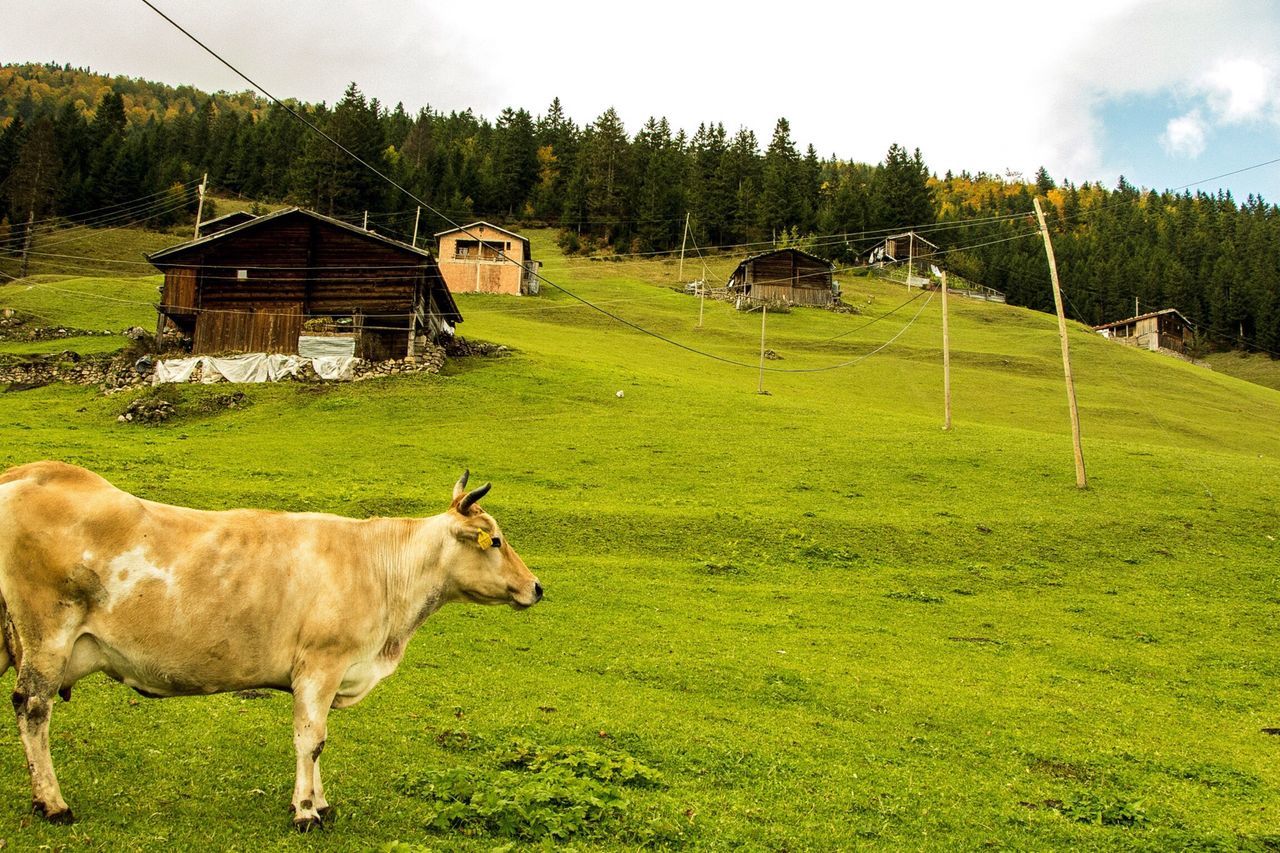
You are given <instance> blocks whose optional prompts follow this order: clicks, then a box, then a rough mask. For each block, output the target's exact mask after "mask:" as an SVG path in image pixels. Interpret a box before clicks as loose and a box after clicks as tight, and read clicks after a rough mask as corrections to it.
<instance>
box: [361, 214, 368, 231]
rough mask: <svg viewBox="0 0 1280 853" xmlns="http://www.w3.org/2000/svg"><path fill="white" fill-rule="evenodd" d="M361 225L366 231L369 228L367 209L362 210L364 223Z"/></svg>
mask: <svg viewBox="0 0 1280 853" xmlns="http://www.w3.org/2000/svg"><path fill="white" fill-rule="evenodd" d="M361 227H362V228H364V230H366V231H368V230H369V211H367V210H366V211H365V212H364V225H362V226H361Z"/></svg>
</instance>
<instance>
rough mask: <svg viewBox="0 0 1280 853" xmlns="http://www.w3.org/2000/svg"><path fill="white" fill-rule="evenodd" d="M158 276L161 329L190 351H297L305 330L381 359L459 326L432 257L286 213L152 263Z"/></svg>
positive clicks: (173, 250)
mask: <svg viewBox="0 0 1280 853" xmlns="http://www.w3.org/2000/svg"><path fill="white" fill-rule="evenodd" d="M148 260H150V261H151V263H152V264H154V265H155V266H156V267H157V268H159V269H160V270H162V271H163V272H164V286H163V290H162V294H161V298H160V303H159V304H158V305H157V306H156V307H157V309H158V311H159V312H160V318H159V327H158V329H157V331H158V332H162V331H163V330H164V328H165V327H166V325H169V324H171V325H172V326H174V327H176V328H178V329H179V330H181V331H183V332H185V333H186V334H188V335H190V336H191V339H192V352H194V353H197V354H200V353H226V352H275V353H296V352H298V338H299V337H300V336H301V335H302V334H303V328H304V323H305V324H306V328H307V330H308V333H311V332H315V333H317V334H326V335H330V336H336V337H349V338H350V339H351V341H352V351H353V354H355V355H357V356H359V357H361V358H364V359H368V360H370V361H385V360H387V359H391V358H404V357H405V356H412V355H414V354H415V348H416V347H418V346H420V345H422V344H423V343H424V342H425V341H426V340H430V339H432V338H434V337H435V336H437V335H438V334H440V333H441V332H443V331H445V329H446V328H451V324H454V323H460V322H462V315H461V314H460V313H459V311H458V306H457V304H456V303H455V302H454V301H453V297H452V296H450V294H449V289H448V288H447V287H446V286H445V283H444V279H443V277H441V275H440V269H439V267H438V266H437V265H436V261H435V258H433V257H432V256H431V254H430V253H429V252H424V251H422V250H421V249H415V248H414V247H412V246H410V245H408V244H406V243H401V242H399V241H397V240H392V239H390V238H388V237H383V236H381V235H379V234H375V233H373V232H371V231H365V230H364V229H362V228H358V227H356V226H354V225H349V224H347V223H345V222H340V221H339V220H337V219H331V218H330V217H328V216H322V215H321V214H319V213H315V212H313V211H310V210H303V209H301V208H296V207H294V208H287V209H285V210H279V211H276V212H275V213H269V214H266V215H264V216H259V217H256V218H253V219H250V220H248V221H245V222H241V223H240V224H237V225H232V226H231V227H229V228H226V229H224V230H221V231H218V232H217V233H214V234H211V235H209V236H207V237H201V238H199V239H197V240H192V241H190V242H187V243H183V244H181V245H178V246H172V247H170V248H168V249H162V250H161V251H159V252H156V253H154V254H152V255H149V256H148Z"/></svg>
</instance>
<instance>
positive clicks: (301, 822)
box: [293, 815, 324, 832]
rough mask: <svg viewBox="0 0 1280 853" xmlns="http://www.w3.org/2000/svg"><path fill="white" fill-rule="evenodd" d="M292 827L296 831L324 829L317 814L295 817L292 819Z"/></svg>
mask: <svg viewBox="0 0 1280 853" xmlns="http://www.w3.org/2000/svg"><path fill="white" fill-rule="evenodd" d="M293 828H294V829H296V830H298V832H310V831H311V830H313V829H324V822H323V821H321V820H320V817H319V816H318V815H317V816H315V817H295V818H294V819H293Z"/></svg>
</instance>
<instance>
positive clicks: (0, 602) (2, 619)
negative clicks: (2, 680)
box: [0, 598, 17, 675]
mask: <svg viewBox="0 0 1280 853" xmlns="http://www.w3.org/2000/svg"><path fill="white" fill-rule="evenodd" d="M10 637H13V628H12V626H11V625H10V624H9V608H8V607H6V606H5V603H4V599H3V598H0V675H4V674H5V673H6V672H8V671H9V667H11V666H13V664H14V658H15V657H16V655H14V654H13V652H11V651H10V650H9V638H10ZM14 642H17V638H16V637H14Z"/></svg>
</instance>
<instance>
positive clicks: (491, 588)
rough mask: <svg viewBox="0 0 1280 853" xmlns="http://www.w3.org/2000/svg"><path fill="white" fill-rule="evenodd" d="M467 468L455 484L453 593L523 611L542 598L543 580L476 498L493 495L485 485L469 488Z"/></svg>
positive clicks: (450, 552)
mask: <svg viewBox="0 0 1280 853" xmlns="http://www.w3.org/2000/svg"><path fill="white" fill-rule="evenodd" d="M468 473H469V472H467V471H463V472H462V476H461V477H460V478H459V479H458V482H457V483H456V484H455V485H454V487H453V504H452V505H451V506H450V507H449V512H448V519H449V532H450V534H451V541H450V542H449V543H448V545H447V546H446V559H445V564H446V565H447V566H448V571H449V576H450V580H451V586H452V592H453V593H454V595H456V597H457V598H458V599H460V600H463V601H472V602H475V603H476V604H510V605H511V606H512V607H514V608H516V609H518V610H523V609H524V608H526V607H532V606H533V605H535V604H537V603H538V602H539V601H540V600H541V599H542V584H540V583H538V579H537V578H536V577H534V576H533V572H531V571H529V567H528V566H526V565H525V564H524V560H522V559H520V555H519V554H517V553H516V552H515V549H514V548H512V547H511V545H510V544H509V543H508V542H507V539H506V537H505V536H503V535H502V529H501V528H499V527H498V522H496V521H494V519H493V516H491V515H489V513H487V512H485V511H484V510H483V509H481V508H480V506H479V504H477V503H476V501H478V500H480V499H481V498H482V497H484V496H485V495H487V494H488V493H489V488H490V485H491V484H489V483H485V484H484V485H483V486H481V487H480V488H478V489H472V490H471V491H470V492H468V491H467V476H468Z"/></svg>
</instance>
